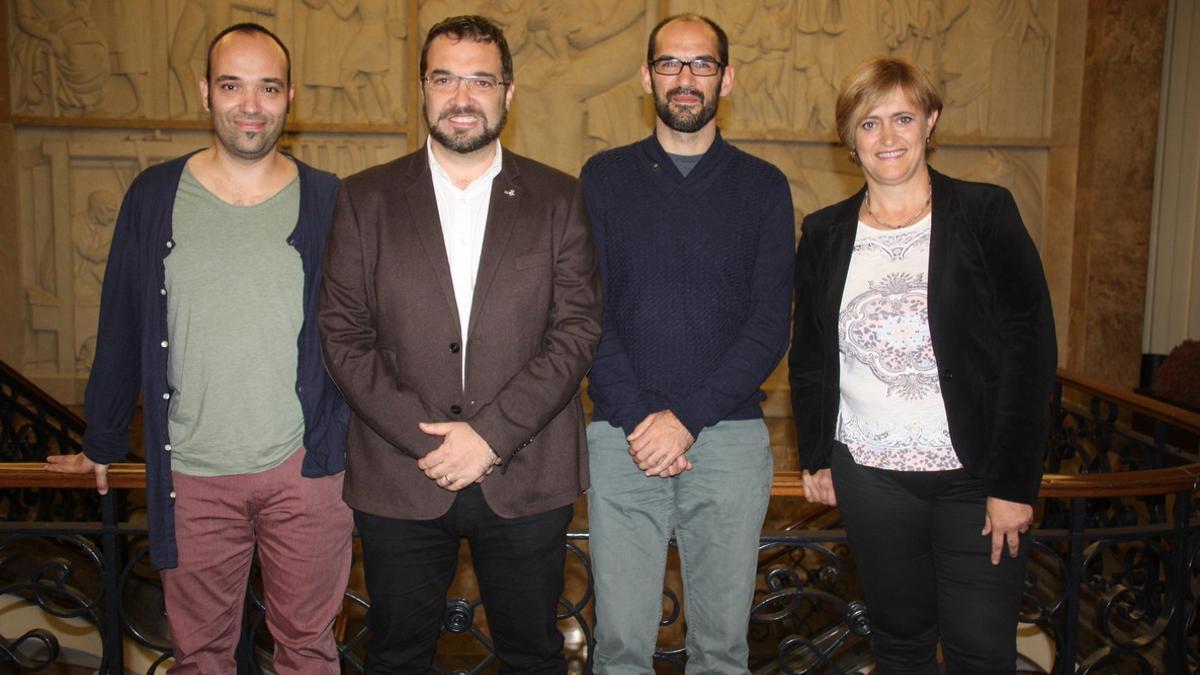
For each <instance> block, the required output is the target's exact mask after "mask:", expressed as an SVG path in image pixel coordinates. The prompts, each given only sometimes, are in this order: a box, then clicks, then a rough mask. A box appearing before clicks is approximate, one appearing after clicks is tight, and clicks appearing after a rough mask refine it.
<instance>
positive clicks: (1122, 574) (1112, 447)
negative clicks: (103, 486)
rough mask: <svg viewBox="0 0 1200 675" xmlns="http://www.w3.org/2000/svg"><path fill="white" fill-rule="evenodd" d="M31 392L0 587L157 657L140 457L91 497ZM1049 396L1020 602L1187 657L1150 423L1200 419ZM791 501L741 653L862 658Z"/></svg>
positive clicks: (586, 636)
mask: <svg viewBox="0 0 1200 675" xmlns="http://www.w3.org/2000/svg"><path fill="white" fill-rule="evenodd" d="M36 399H37V391H36V387H33V386H32V385H31V384H29V383H28V382H25V381H24V380H21V379H19V376H18V375H16V374H15V373H12V372H11V370H8V369H3V370H0V453H3V457H2V459H3V460H4V461H3V462H0V495H3V497H2V499H3V502H4V503H3V504H0V508H3V507H7V508H8V509H9V517H10V521H9V522H7V523H5V524H3V525H2V526H0V527H2V528H3V529H0V599H3V598H5V597H10V598H12V597H15V598H19V599H21V600H22V601H23V602H25V603H27V604H29V605H34V606H37V607H39V608H41V609H42V610H43V611H45V612H46V613H48V614H51V615H54V616H59V617H76V618H77V619H81V620H82V621H84V622H86V623H87V624H89V625H90V626H92V627H93V629H94V630H95V631H96V632H97V633H98V634H99V636H100V643H101V645H102V646H101V649H100V653H99V654H98V656H99V659H100V661H99V665H98V667H97V669H98V670H99V671H100V672H105V673H109V672H111V673H121V672H126V671H125V668H126V666H127V664H126V663H125V660H124V651H123V648H122V645H123V644H124V643H126V642H132V643H136V644H140V645H142V646H144V647H146V648H147V649H148V650H149V651H150V652H151V654H152V656H151V658H150V659H149V665H146V666H144V668H143V667H142V666H139V667H138V669H139V671H141V670H144V671H145V672H148V673H150V672H156V671H157V670H158V669H159V668H161V667H162V665H163V663H164V662H165V661H166V660H167V659H168V658H169V655H170V653H169V646H168V640H167V638H166V635H165V628H164V627H163V622H162V617H161V587H160V586H159V585H158V582H157V576H156V574H155V573H154V572H153V571H152V570H150V568H149V566H148V564H147V548H146V545H145V543H146V540H145V537H146V530H145V529H144V528H143V527H140V526H139V525H137V524H136V523H137V521H136V506H134V507H128V508H127V507H126V505H125V503H124V501H123V500H124V499H125V497H124V496H123V495H125V494H126V493H128V492H129V491H130V490H136V489H138V488H140V487H142V485H143V484H144V474H143V473H142V467H141V465H138V464H123V465H114V466H113V467H112V469H111V470H110V474H109V475H110V483H111V485H112V487H113V488H114V489H113V490H112V491H110V493H109V495H108V496H106V497H104V498H99V497H97V496H96V495H95V492H94V491H93V490H91V489H90V488H91V487H92V486H91V477H90V476H67V475H61V474H47V473H45V472H44V471H42V469H41V467H42V463H41V459H42V458H44V456H45V454H46V453H47V452H70V451H76V450H77V449H78V444H79V434H80V433H81V431H82V428H83V427H82V423H81V422H79V421H78V418H74V416H73V415H72V414H71V413H70V411H69V410H66V409H65V408H62V407H61V406H56V405H49V404H47V403H46V402H44V401H38V400H36ZM1052 405H1053V410H1054V415H1055V422H1054V425H1053V429H1052V432H1051V435H1050V437H1049V442H1048V450H1047V470H1048V472H1049V473H1047V475H1046V477H1045V479H1044V480H1043V483H1042V491H1041V496H1042V500H1041V503H1040V505H1039V509H1038V518H1039V525H1040V527H1039V528H1038V529H1037V530H1036V531H1035V533H1034V537H1035V543H1034V548H1033V550H1032V554H1031V561H1030V568H1029V574H1028V583H1027V589H1026V595H1025V603H1024V607H1023V614H1022V620H1023V621H1024V622H1025V623H1027V624H1029V625H1031V626H1035V627H1037V628H1038V629H1040V631H1041V632H1042V633H1043V634H1044V635H1045V636H1046V640H1047V641H1048V643H1049V644H1050V646H1051V653H1052V665H1051V667H1050V670H1051V672H1055V673H1101V672H1104V673H1108V672H1124V671H1126V670H1136V671H1140V672H1165V673H1185V672H1195V670H1196V668H1197V665H1198V663H1200V627H1198V624H1200V614H1198V608H1197V600H1196V597H1197V586H1198V584H1200V533H1198V532H1197V525H1196V522H1197V513H1196V508H1197V506H1196V502H1195V500H1194V499H1193V496H1194V494H1195V492H1196V489H1197V485H1198V484H1200V464H1198V463H1197V461H1198V459H1200V458H1198V457H1197V456H1196V454H1195V453H1194V451H1190V450H1186V449H1182V448H1180V447H1176V446H1174V445H1171V444H1169V443H1167V442H1166V439H1167V438H1168V436H1169V435H1170V434H1169V433H1168V432H1172V433H1174V434H1180V433H1182V434H1184V435H1188V434H1190V435H1191V436H1192V437H1197V438H1200V415H1195V414H1193V413H1188V412H1186V411H1182V410H1179V409H1178V408H1174V407H1171V406H1167V405H1163V404H1161V403H1158V402H1156V401H1153V400H1151V399H1148V398H1145V397H1141V396H1137V395H1134V394H1131V393H1129V392H1127V391H1124V390H1120V389H1117V388H1112V387H1108V386H1106V385H1103V384H1100V383H1096V382H1092V381H1088V380H1086V379H1083V378H1079V377H1076V376H1074V375H1071V374H1069V373H1066V372H1064V371H1060V373H1059V385H1058V390H1057V393H1056V397H1055V400H1054V402H1053V404H1052ZM773 495H774V496H775V497H776V498H778V499H779V500H785V501H786V500H790V502H789V503H792V504H794V505H803V504H804V502H803V501H802V499H800V498H801V497H802V496H803V489H802V487H801V482H800V480H799V475H798V474H796V473H786V472H783V473H779V474H777V475H776V478H775V484H774V486H773ZM130 501H131V502H134V503H136V500H132V499H131V500H130ZM126 510H128V511H130V512H131V513H132V514H133V518H132V519H131V518H130V517H126V515H125V511H126ZM793 511H795V509H793ZM800 511H801V512H802V515H801V516H799V517H797V518H796V519H795V522H793V523H792V524H791V525H789V526H788V527H784V528H780V529H772V530H767V531H764V532H763V535H762V538H761V542H760V577H759V589H758V592H757V594H756V598H755V603H754V607H753V612H752V616H751V624H750V626H749V627H748V630H749V632H750V633H749V634H750V636H751V648H752V657H751V658H752V662H751V667H752V670H754V671H755V672H763V673H767V672H783V673H809V672H812V673H816V672H831V673H852V672H858V671H859V669H861V668H864V667H867V666H869V665H870V654H869V649H868V640H867V637H868V636H869V633H870V621H869V609H868V608H867V607H866V606H865V604H864V603H863V601H862V600H861V597H862V596H861V592H860V591H859V586H858V581H857V576H856V571H855V567H854V561H853V557H852V556H851V555H850V551H849V549H848V546H847V544H846V539H845V535H844V532H842V530H841V529H840V521H839V519H838V515H837V512H836V510H828V509H824V508H819V507H815V506H810V507H802V506H801V508H800ZM586 547H587V534H586V532H576V533H572V534H571V535H570V538H569V541H568V552H569V555H568V561H569V562H568V565H569V569H568V589H569V590H568V593H567V597H565V598H564V599H563V601H562V608H561V614H560V618H561V619H562V624H561V626H562V627H563V628H564V632H565V633H566V634H568V650H569V651H570V657H571V659H572V669H573V671H576V672H590V653H591V649H590V647H591V644H592V633H591V622H592V619H591V617H592V584H591V570H590V563H589V561H588V556H587V553H586ZM677 593H678V591H677V589H675V588H674V586H673V585H672V584H668V587H667V588H666V589H665V590H664V597H665V607H666V611H665V612H664V621H663V632H662V634H661V637H660V643H659V645H660V647H659V652H658V654H656V658H657V660H658V662H659V663H660V664H661V665H662V666H664V667H665V668H666V669H668V670H670V669H678V670H680V671H682V669H683V667H684V664H685V663H686V652H685V650H684V648H683V646H682V645H683V642H682V636H683V634H684V632H685V630H686V626H685V623H686V621H685V619H684V617H683V616H682V612H681V611H680V603H679V600H678V595H677ZM249 598H250V599H249V601H248V603H247V610H246V612H247V614H246V620H245V622H244V625H245V632H246V636H247V637H246V640H244V650H243V652H242V653H243V658H242V659H241V661H242V663H243V667H244V670H246V671H247V672H258V671H259V667H258V663H259V662H261V661H262V660H263V659H267V660H269V656H259V655H262V654H269V651H266V650H263V649H261V648H260V647H259V648H256V645H261V644H262V643H263V642H264V641H265V640H267V639H268V638H267V636H266V634H267V631H266V629H265V627H264V626H263V604H262V599H261V597H260V596H259V594H258V592H257V590H256V587H255V586H254V584H251V588H250V590H249ZM367 606H368V600H367V599H366V598H365V597H363V596H362V595H361V594H360V593H358V592H356V591H355V590H353V589H351V590H348V591H347V593H346V604H345V612H344V617H343V620H342V621H340V622H339V625H338V626H337V629H338V633H339V640H340V644H341V648H342V654H343V667H344V670H345V671H346V672H361V671H362V656H361V654H362V646H363V644H364V642H365V641H366V640H367V639H369V634H368V632H367V630H366V628H365V624H364V622H363V620H362V617H363V615H364V613H365V609H366V607H367ZM481 619H482V617H481V613H480V611H479V602H478V600H474V599H471V598H463V597H454V598H451V599H449V600H448V602H447V608H446V613H445V621H444V637H443V643H442V644H443V645H446V644H452V645H454V646H455V648H456V649H459V650H460V651H462V652H465V653H467V655H465V656H461V657H455V658H444V657H441V656H439V659H441V660H440V661H439V663H440V664H441V665H440V666H439V668H440V669H441V670H439V672H472V673H475V672H487V671H489V670H491V669H492V667H493V665H494V662H495V660H494V656H493V655H492V654H491V643H490V641H489V637H488V633H487V630H486V625H485V623H486V622H484V621H482V620H481ZM2 622H3V619H0V626H3V625H4V624H3V623H2ZM16 628H17V630H16V632H13V631H14V627H11V626H8V627H4V628H0V633H4V632H10V633H13V634H11V635H0V670H5V669H7V668H9V667H15V669H16V670H17V671H21V672H25V671H28V672H32V671H36V670H38V669H41V668H44V667H47V666H48V665H50V664H53V663H56V662H58V661H61V660H64V659H66V658H67V657H66V656H64V655H62V654H61V650H60V648H59V641H58V639H57V637H56V635H55V634H54V632H53V631H52V630H48V629H46V628H44V627H38V628H35V627H32V626H26V627H16ZM464 644H467V645H468V646H469V648H462V646H463V645H464ZM472 653H473V655H471V654H472ZM455 659H457V660H455ZM129 665H132V664H129Z"/></svg>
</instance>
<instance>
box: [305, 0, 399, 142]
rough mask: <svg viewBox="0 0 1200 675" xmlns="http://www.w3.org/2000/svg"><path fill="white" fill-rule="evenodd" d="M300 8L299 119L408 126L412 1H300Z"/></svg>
mask: <svg viewBox="0 0 1200 675" xmlns="http://www.w3.org/2000/svg"><path fill="white" fill-rule="evenodd" d="M296 5H297V9H298V12H297V22H296V45H297V47H296V48H295V49H294V53H295V56H294V59H295V61H296V64H295V66H294V67H296V66H298V69H297V71H296V81H297V85H298V86H297V97H298V99H300V101H301V104H300V105H299V108H300V109H299V111H298V112H299V115H300V117H299V119H300V120H301V121H311V122H327V123H343V124H377V125H400V124H403V123H404V122H405V120H406V113H405V100H404V94H405V90H406V86H405V85H406V77H407V73H406V71H405V67H404V64H405V58H404V57H405V43H406V41H407V39H408V34H407V31H408V26H407V14H408V7H407V5H408V3H407V2H406V0H296ZM301 92H303V95H302V96H301Z"/></svg>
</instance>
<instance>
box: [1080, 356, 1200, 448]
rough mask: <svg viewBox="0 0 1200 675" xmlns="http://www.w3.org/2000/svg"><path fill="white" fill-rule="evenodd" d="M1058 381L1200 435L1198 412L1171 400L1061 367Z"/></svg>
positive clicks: (1199, 416) (1199, 415)
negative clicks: (1144, 393)
mask: <svg viewBox="0 0 1200 675" xmlns="http://www.w3.org/2000/svg"><path fill="white" fill-rule="evenodd" d="M1058 380H1059V382H1062V383H1063V385H1064V386H1066V387H1068V388H1070V389H1075V390H1078V391H1083V392H1086V393H1088V394H1092V395H1093V396H1099V397H1100V398H1103V399H1108V400H1110V401H1116V402H1117V403H1118V404H1120V406H1121V407H1122V408H1126V409H1129V410H1133V411H1136V412H1140V413H1144V414H1146V415H1149V416H1151V417H1154V418H1157V419H1161V420H1163V421H1164V422H1170V423H1171V424H1172V425H1173V426H1175V427H1178V428H1179V429H1181V430H1183V431H1186V432H1188V433H1192V434H1196V435H1197V436H1200V414H1197V413H1194V412H1191V411H1190V410H1185V409H1184V408H1180V407H1178V406H1173V405H1171V404H1170V403H1165V402H1163V401H1160V400H1158V399H1155V398H1150V397H1149V396H1142V395H1141V394H1138V393H1136V392H1133V391H1130V390H1129V389H1128V388H1125V387H1116V386H1113V385H1111V384H1107V383H1104V382H1101V381H1099V380H1093V379H1091V378H1090V377H1084V376H1082V375H1080V374H1078V373H1073V372H1071V371H1069V370H1065V369H1063V368H1059V369H1058Z"/></svg>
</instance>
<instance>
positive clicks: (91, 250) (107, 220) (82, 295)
mask: <svg viewBox="0 0 1200 675" xmlns="http://www.w3.org/2000/svg"><path fill="white" fill-rule="evenodd" d="M120 209H121V197H120V196H118V195H117V194H116V193H115V192H113V191H111V190H95V191H93V192H92V193H91V194H89V195H88V199H87V209H86V210H84V211H83V212H81V213H77V214H75V216H74V217H73V218H71V244H72V249H74V261H73V271H74V275H75V277H74V278H75V284H74V285H75V303H76V304H98V303H99V302H100V287H101V285H102V283H103V281H104V266H105V264H106V263H107V262H108V247H109V245H110V244H111V243H112V236H113V225H115V224H116V222H117V212H118V211H120Z"/></svg>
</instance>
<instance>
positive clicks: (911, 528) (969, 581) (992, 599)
mask: <svg viewBox="0 0 1200 675" xmlns="http://www.w3.org/2000/svg"><path fill="white" fill-rule="evenodd" d="M831 469H832V472H833V486H834V490H835V492H836V493H837V500H838V508H839V509H840V510H841V513H842V518H843V520H844V522H845V525H846V533H847V535H848V536H849V538H850V547H851V548H852V549H853V551H854V561H855V564H856V565H857V567H858V572H859V578H860V579H861V581H862V585H863V592H864V594H865V596H866V602H867V615H868V617H869V619H870V623H871V649H872V651H873V652H874V655H875V660H876V663H877V669H876V671H875V672H876V673H878V674H879V675H889V674H890V673H923V674H924V673H928V674H929V675H935V674H936V673H937V672H938V669H937V644H938V640H939V638H940V639H941V643H942V655H943V657H944V658H945V662H946V672H948V673H971V674H973V675H974V674H987V673H1012V672H1014V671H1015V670H1016V659H1017V652H1016V643H1017V635H1016V633H1017V618H1018V613H1019V611H1020V605H1021V592H1022V588H1023V585H1024V579H1025V564H1026V562H1027V561H1028V557H1029V535H1028V534H1026V535H1023V536H1022V538H1021V548H1020V556H1019V557H1017V558H1010V557H1009V556H1008V551H1007V549H1005V551H1004V553H1003V555H1002V557H1001V560H1000V564H999V565H992V563H991V536H990V535H988V536H983V535H981V534H980V531H982V530H983V525H984V516H985V514H986V497H985V495H984V494H983V481H982V480H980V479H978V478H972V477H971V476H969V475H968V474H967V473H966V471H964V470H961V469H959V470H957V471H931V472H922V471H888V470H883V469H874V468H870V467H863V466H859V465H858V464H856V463H855V462H854V459H853V458H852V457H851V456H850V453H849V451H848V450H846V449H845V448H844V447H842V446H841V445H840V444H838V446H837V447H836V448H835V449H834V451H833V457H832V460H831Z"/></svg>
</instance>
